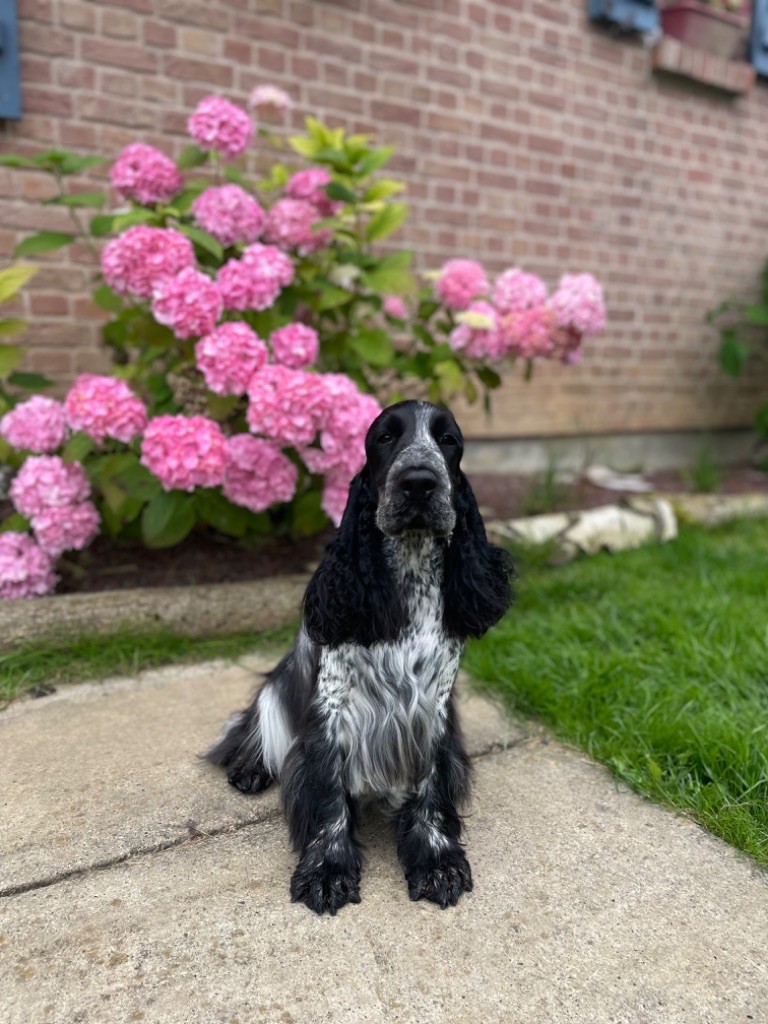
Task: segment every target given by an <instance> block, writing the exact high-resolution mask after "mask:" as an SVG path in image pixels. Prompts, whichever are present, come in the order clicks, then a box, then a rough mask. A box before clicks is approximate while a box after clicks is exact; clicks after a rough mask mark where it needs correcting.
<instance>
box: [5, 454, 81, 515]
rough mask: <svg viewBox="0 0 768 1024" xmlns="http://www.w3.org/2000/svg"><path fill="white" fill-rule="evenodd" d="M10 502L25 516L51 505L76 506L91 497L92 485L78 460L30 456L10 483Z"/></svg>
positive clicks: (60, 506)
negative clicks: (69, 460) (65, 460)
mask: <svg viewBox="0 0 768 1024" xmlns="http://www.w3.org/2000/svg"><path fill="white" fill-rule="evenodd" d="M9 494H10V497H11V501H12V502H13V504H14V505H15V506H16V508H17V509H18V511H19V512H21V514H22V515H23V516H26V517H27V519H31V518H32V517H33V516H39V515H40V514H41V513H42V512H46V511H47V510H48V509H51V508H62V507H64V506H67V505H78V504H79V503H80V502H81V501H85V500H86V498H88V497H90V494H91V485H90V484H89V483H88V477H87V476H86V475H85V470H84V469H83V467H82V466H81V465H80V463H79V462H64V461H62V459H60V458H59V456H58V455H32V456H30V457H29V458H28V459H27V460H26V462H25V463H24V465H23V466H22V467H21V469H20V470H19V471H18V473H17V474H16V476H15V477H14V478H13V481H12V483H11V486H10V490H9Z"/></svg>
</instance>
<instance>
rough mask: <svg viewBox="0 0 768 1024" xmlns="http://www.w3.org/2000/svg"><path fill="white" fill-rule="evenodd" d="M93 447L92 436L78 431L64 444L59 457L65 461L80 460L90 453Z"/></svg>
mask: <svg viewBox="0 0 768 1024" xmlns="http://www.w3.org/2000/svg"><path fill="white" fill-rule="evenodd" d="M94 447H95V443H94V441H93V438H90V437H88V435H87V434H83V433H82V431H78V432H77V433H76V434H73V435H72V437H70V439H69V440H68V441H67V443H66V444H65V445H64V449H63V451H62V453H61V457H62V458H63V459H64V461H65V462H82V461H83V459H84V458H85V457H86V456H87V455H90V454H91V452H92V451H93V449H94Z"/></svg>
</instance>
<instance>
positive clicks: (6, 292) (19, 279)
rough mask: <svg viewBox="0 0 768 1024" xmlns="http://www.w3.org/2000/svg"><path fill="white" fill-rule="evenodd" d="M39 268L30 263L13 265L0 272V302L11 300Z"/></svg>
mask: <svg viewBox="0 0 768 1024" xmlns="http://www.w3.org/2000/svg"><path fill="white" fill-rule="evenodd" d="M39 269H40V268H39V267H35V266H33V264H31V263H14V264H13V265H12V266H10V267H6V268H5V269H4V270H0V302H8V300H9V299H12V298H13V297H14V296H15V295H17V294H18V292H19V291H21V289H22V288H23V287H24V285H25V284H26V283H27V281H29V280H30V279H31V278H33V277H34V276H35V274H36V273H37V272H38V270H39Z"/></svg>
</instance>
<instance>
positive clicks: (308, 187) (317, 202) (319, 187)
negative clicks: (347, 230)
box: [285, 167, 344, 217]
mask: <svg viewBox="0 0 768 1024" xmlns="http://www.w3.org/2000/svg"><path fill="white" fill-rule="evenodd" d="M330 181H331V175H330V173H329V172H328V171H327V170H326V169H325V168H324V167H308V168H307V170H305V171H297V172H296V173H295V174H294V175H292V176H291V177H290V178H289V180H288V184H287V185H286V186H285V194H286V195H287V196H288V198H289V199H301V200H303V201H304V202H306V203H311V205H312V206H314V207H315V209H316V210H317V211H318V213H319V214H320V216H321V217H332V216H333V215H334V213H336V211H337V210H338V209H339V208H340V207H342V206H343V205H344V204H343V203H335V202H334V201H333V200H332V199H329V198H328V196H327V195H326V192H325V188H324V186H325V185H328V184H330Z"/></svg>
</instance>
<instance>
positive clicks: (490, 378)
mask: <svg viewBox="0 0 768 1024" xmlns="http://www.w3.org/2000/svg"><path fill="white" fill-rule="evenodd" d="M477 376H478V377H479V379H480V381H481V382H482V383H483V384H484V385H485V386H486V387H487V388H497V387H498V386H499V384H501V377H500V376H499V375H498V373H496V371H495V370H492V369H491V368H490V366H481V367H480V368H479V369H478V370H477Z"/></svg>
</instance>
